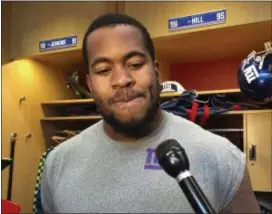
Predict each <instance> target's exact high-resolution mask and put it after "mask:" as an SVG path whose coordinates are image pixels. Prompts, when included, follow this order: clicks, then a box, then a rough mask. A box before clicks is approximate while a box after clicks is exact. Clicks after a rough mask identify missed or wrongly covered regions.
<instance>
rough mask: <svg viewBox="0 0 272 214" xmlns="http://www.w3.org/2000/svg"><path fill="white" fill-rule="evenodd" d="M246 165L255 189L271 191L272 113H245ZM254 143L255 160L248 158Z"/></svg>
mask: <svg viewBox="0 0 272 214" xmlns="http://www.w3.org/2000/svg"><path fill="white" fill-rule="evenodd" d="M244 122H245V124H244V127H245V136H246V137H245V140H246V150H245V151H246V155H247V166H248V169H249V174H250V178H251V183H252V186H253V189H254V190H255V191H267V192H270V191H272V113H271V112H270V113H259V114H251V113H247V114H246V115H245V120H244ZM252 144H253V145H256V160H250V157H249V151H250V148H251V145H252Z"/></svg>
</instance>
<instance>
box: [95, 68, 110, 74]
mask: <svg viewBox="0 0 272 214" xmlns="http://www.w3.org/2000/svg"><path fill="white" fill-rule="evenodd" d="M109 72H110V69H109V68H104V69H99V70H97V71H96V72H95V73H96V74H98V75H106V74H108V73H109Z"/></svg>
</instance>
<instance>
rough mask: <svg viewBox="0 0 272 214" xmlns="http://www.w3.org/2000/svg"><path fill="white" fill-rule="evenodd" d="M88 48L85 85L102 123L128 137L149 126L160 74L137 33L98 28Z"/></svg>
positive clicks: (156, 104) (128, 29) (122, 27)
mask: <svg viewBox="0 0 272 214" xmlns="http://www.w3.org/2000/svg"><path fill="white" fill-rule="evenodd" d="M87 46H88V58H89V75H88V76H87V83H88V86H89V88H90V90H91V92H92V94H93V96H94V99H95V101H96V103H97V105H98V107H99V109H100V111H101V114H102V116H103V117H104V119H105V121H106V122H107V123H108V124H110V125H111V126H112V127H113V128H114V129H116V131H120V132H123V133H127V134H130V135H131V134H133V132H137V130H136V129H141V128H143V127H144V126H145V125H146V124H147V123H150V122H151V121H152V120H153V119H154V115H155V114H156V113H157V110H158V107H159V93H160V83H159V78H158V76H159V74H158V73H159V70H158V65H157V64H156V63H154V62H153V61H152V59H151V58H150V56H149V53H148V51H147V49H146V48H145V46H144V41H143V38H142V35H141V33H140V31H139V30H138V29H137V28H135V27H133V26H129V25H117V26H115V27H104V28H100V29H97V30H95V31H94V32H92V33H91V34H90V35H89V37H88V41H87Z"/></svg>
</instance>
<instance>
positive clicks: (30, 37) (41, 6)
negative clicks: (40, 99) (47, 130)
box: [11, 1, 116, 58]
mask: <svg viewBox="0 0 272 214" xmlns="http://www.w3.org/2000/svg"><path fill="white" fill-rule="evenodd" d="M115 10H116V3H115V2H41V1H39V2H27V1H25V2H12V22H13V23H12V31H11V32H12V33H11V34H12V45H11V57H12V58H17V57H25V56H31V55H36V54H39V41H41V40H47V39H52V38H59V37H64V36H71V35H77V36H78V46H77V47H73V48H69V49H63V50H56V51H53V52H63V51H64V50H65V51H66V50H72V49H79V48H81V46H82V39H83V36H84V33H85V31H86V30H87V28H88V26H89V24H90V23H91V21H92V20H93V19H94V18H95V17H96V16H98V15H101V14H103V13H105V12H113V11H115Z"/></svg>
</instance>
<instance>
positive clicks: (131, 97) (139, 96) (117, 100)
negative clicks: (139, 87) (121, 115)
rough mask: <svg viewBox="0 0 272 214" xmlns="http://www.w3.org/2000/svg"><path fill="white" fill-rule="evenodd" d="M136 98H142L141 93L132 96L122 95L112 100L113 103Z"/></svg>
mask: <svg viewBox="0 0 272 214" xmlns="http://www.w3.org/2000/svg"><path fill="white" fill-rule="evenodd" d="M137 98H143V96H142V95H134V96H129V97H123V98H118V99H115V100H113V101H112V103H113V104H115V103H122V102H125V103H126V102H130V101H132V100H135V99H137Z"/></svg>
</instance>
